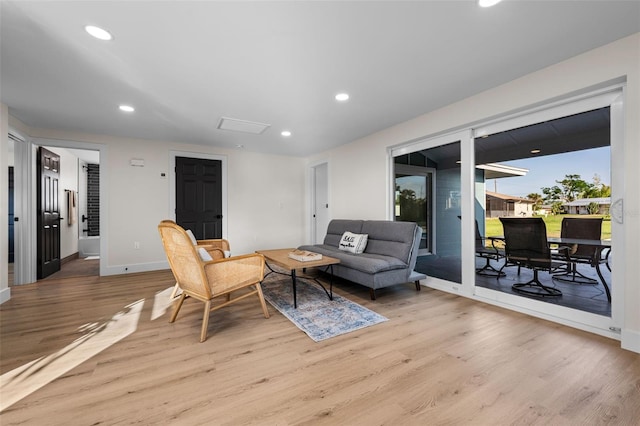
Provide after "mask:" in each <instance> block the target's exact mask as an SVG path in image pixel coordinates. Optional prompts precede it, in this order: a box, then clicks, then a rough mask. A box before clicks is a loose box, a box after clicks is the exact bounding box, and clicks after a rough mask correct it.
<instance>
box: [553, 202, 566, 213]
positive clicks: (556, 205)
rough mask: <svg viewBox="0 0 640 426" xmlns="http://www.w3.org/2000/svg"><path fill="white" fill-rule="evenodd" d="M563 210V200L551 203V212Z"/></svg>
mask: <svg viewBox="0 0 640 426" xmlns="http://www.w3.org/2000/svg"><path fill="white" fill-rule="evenodd" d="M562 211H563V209H562V201H555V202H553V203H552V204H551V214H560V213H562Z"/></svg>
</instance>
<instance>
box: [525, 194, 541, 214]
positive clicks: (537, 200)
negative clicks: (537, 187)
mask: <svg viewBox="0 0 640 426" xmlns="http://www.w3.org/2000/svg"><path fill="white" fill-rule="evenodd" d="M527 198H528V199H530V200H531V201H533V211H534V212H535V211H537V210H540V206H542V203H543V201H544V200H543V199H542V195H540V194H538V193H537V192H532V193H531V194H529V195H527Z"/></svg>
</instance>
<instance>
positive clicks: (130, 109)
mask: <svg viewBox="0 0 640 426" xmlns="http://www.w3.org/2000/svg"><path fill="white" fill-rule="evenodd" d="M118 108H120V111H124V112H133V111H135V110H136V109H135V108H134V107H132V106H131V105H120V106H119V107H118Z"/></svg>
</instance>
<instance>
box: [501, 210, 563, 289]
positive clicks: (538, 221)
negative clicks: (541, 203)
mask: <svg viewBox="0 0 640 426" xmlns="http://www.w3.org/2000/svg"><path fill="white" fill-rule="evenodd" d="M500 222H502V227H503V229H504V242H505V246H504V252H505V263H504V265H503V266H502V268H500V271H502V270H503V269H504V268H505V267H506V266H509V265H513V266H518V268H520V267H523V268H528V269H531V270H533V279H532V280H531V281H529V282H526V283H516V284H514V285H513V286H512V287H511V288H512V289H513V291H514V292H516V293H522V294H527V295H530V296H538V297H560V296H562V292H561V291H560V290H558V289H557V288H555V287H549V286H546V285H544V284H542V283H541V282H540V279H539V278H538V272H539V271H547V272H551V270H552V269H553V268H557V267H560V266H561V264H560V263H557V262H553V261H552V259H551V249H550V248H549V243H548V242H547V227H546V226H545V224H544V221H543V220H542V218H539V217H527V218H514V217H501V218H500Z"/></svg>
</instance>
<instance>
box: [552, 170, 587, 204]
mask: <svg viewBox="0 0 640 426" xmlns="http://www.w3.org/2000/svg"><path fill="white" fill-rule="evenodd" d="M556 183H559V184H560V185H562V194H563V195H564V199H565V200H566V201H573V200H575V199H578V198H583V195H584V193H585V192H587V191H588V190H589V189H590V185H589V184H588V183H587V182H585V181H584V180H582V179H580V175H565V176H564V179H562V180H561V181H556Z"/></svg>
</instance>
